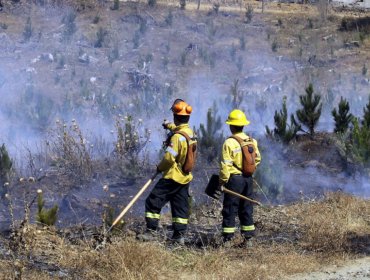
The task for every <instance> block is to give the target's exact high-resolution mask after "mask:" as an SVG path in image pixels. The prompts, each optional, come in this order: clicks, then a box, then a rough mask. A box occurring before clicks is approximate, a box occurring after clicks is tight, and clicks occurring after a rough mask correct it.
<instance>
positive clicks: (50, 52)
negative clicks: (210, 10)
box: [0, 7, 369, 195]
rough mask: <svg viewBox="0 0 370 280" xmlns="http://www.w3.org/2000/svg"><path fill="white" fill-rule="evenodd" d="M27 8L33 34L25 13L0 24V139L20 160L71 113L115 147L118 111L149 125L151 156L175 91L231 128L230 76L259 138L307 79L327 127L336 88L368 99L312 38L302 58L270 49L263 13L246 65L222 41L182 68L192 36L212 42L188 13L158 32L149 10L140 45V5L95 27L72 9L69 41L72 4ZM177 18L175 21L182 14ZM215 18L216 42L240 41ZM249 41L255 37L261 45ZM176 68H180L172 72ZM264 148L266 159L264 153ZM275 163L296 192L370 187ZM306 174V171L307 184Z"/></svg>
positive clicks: (243, 54)
mask: <svg viewBox="0 0 370 280" xmlns="http://www.w3.org/2000/svg"><path fill="white" fill-rule="evenodd" d="M19 9H22V8H19ZM24 9H25V10H24V14H25V15H27V16H30V18H31V22H32V30H33V33H32V37H31V39H30V40H29V41H27V42H24V40H25V38H23V37H24V35H23V29H24V27H25V24H26V17H27V16H25V17H22V21H19V22H18V24H17V25H16V26H15V24H14V25H11V23H9V26H8V28H7V29H6V30H2V31H1V32H0V38H1V40H0V47H1V48H0V60H1V62H0V98H1V103H0V125H1V138H0V140H1V141H2V142H4V143H5V144H6V146H7V147H8V148H9V150H10V153H11V155H12V156H13V157H15V158H17V160H19V161H21V160H22V159H24V150H23V148H24V147H27V148H28V149H31V150H33V149H36V147H40V145H41V144H40V143H43V142H44V141H45V140H46V139H47V137H48V132H49V131H50V129H52V128H53V127H55V121H56V120H57V119H60V120H64V121H65V122H66V123H67V124H70V122H71V120H72V119H76V120H77V123H78V124H79V126H80V128H81V130H82V131H83V134H84V135H86V137H87V138H88V141H90V143H92V144H95V142H96V141H102V140H104V141H105V142H106V143H107V144H106V145H107V146H108V147H111V149H113V147H114V145H113V143H114V141H115V140H116V134H115V119H116V118H123V119H124V117H125V116H132V117H133V119H134V122H135V124H137V125H138V127H139V129H140V131H141V133H144V130H145V129H150V130H151V142H150V143H148V150H150V151H151V152H152V154H151V158H153V161H156V160H157V159H158V158H157V157H156V155H157V154H158V152H159V150H160V147H161V145H162V141H163V140H164V137H165V135H164V134H165V133H164V131H163V129H162V127H161V123H162V121H163V119H165V118H166V119H169V120H171V119H172V113H171V111H170V110H169V108H170V106H171V104H172V102H173V101H174V100H175V99H176V98H183V99H185V100H186V101H187V102H188V103H189V104H190V105H191V106H192V107H193V114H192V116H191V119H190V124H191V126H192V127H193V126H194V127H196V128H198V127H199V125H200V124H202V123H203V124H204V123H205V122H206V118H207V111H208V110H209V109H211V110H213V112H214V114H215V116H216V117H220V118H221V121H222V122H223V127H222V132H223V134H224V135H228V134H229V129H228V126H227V125H226V124H224V121H225V120H226V118H227V116H228V114H229V113H230V111H231V110H232V109H234V107H235V104H233V103H232V102H231V101H230V100H231V99H232V97H231V87H232V85H233V83H234V82H235V81H236V80H238V91H239V97H240V98H239V97H238V98H239V99H238V100H237V103H238V104H237V107H239V108H240V109H242V110H243V111H244V112H245V113H246V115H247V118H248V119H249V120H250V122H251V124H250V125H249V126H248V127H247V128H246V132H247V133H249V134H250V135H252V136H253V137H255V138H256V139H258V140H260V139H261V140H262V139H263V138H264V137H265V126H266V125H267V126H269V127H270V128H272V127H273V126H274V122H273V116H274V112H275V110H280V109H281V107H282V101H283V96H287V107H288V114H289V115H290V114H294V113H295V112H296V110H297V109H298V108H300V104H299V95H302V94H304V90H305V88H306V87H307V86H308V83H310V82H311V83H313V85H314V90H315V93H318V94H320V95H321V96H322V102H323V103H324V104H323V113H322V117H321V119H320V122H319V124H318V127H317V130H318V131H332V130H333V126H334V122H333V119H332V117H331V110H332V109H333V108H334V107H336V106H337V104H338V102H339V100H340V96H343V97H345V98H347V100H349V102H350V106H351V112H352V113H353V114H354V115H356V116H361V114H362V108H363V106H364V105H365V104H366V102H367V95H366V94H368V92H367V93H365V91H366V90H368V84H367V86H366V81H365V80H364V79H365V78H364V77H362V76H361V75H360V74H356V73H352V72H351V71H349V73H348V72H341V70H343V68H341V69H339V70H337V71H336V70H335V65H333V64H330V63H327V62H326V61H327V60H328V59H327V57H324V55H322V54H321V53H320V50H318V49H317V47H316V46H313V45H314V44H309V42H308V43H307V44H308V46H307V48H308V50H307V51H306V50H304V51H305V55H304V56H303V58H300V59H297V58H296V57H294V56H289V55H285V54H284V55H278V54H276V53H274V52H272V51H271V46H270V44H271V41H272V39H271V40H270V41H268V40H269V39H267V34H270V33H269V31H268V30H269V29H270V26H269V24H268V23H265V22H263V21H261V22H259V25H255V26H254V25H253V26H252V27H251V28H248V26H247V28H244V27H242V32H243V34H245V36H246V41H247V50H246V51H242V50H239V49H238V50H237V60H238V59H239V60H240V61H242V62H243V64H242V66H243V67H242V70H236V69H237V66H236V61H235V59H234V60H231V59H230V55H229V52H230V50H229V49H228V48H230V46H228V45H227V46H223V47H218V49H217V53H216V56H215V58H214V59H215V62H214V64H215V66H214V67H211V66H209V65H207V66H204V67H200V66H198V65H199V60H200V58H199V57H200V55H199V52H200V51H198V53H197V51H193V53H190V54H189V55H188V56H187V59H188V60H187V62H186V63H187V64H186V65H187V67H186V71H183V72H181V67H180V66H179V65H176V62H177V61H178V60H179V57H180V56H181V54H182V51H183V49H184V47H186V45H187V44H188V43H189V42H194V44H195V45H197V46H199V48H203V49H207V48H208V45H207V43H206V41H205V40H204V39H203V37H204V34H200V33H199V34H198V33H196V34H195V33H194V34H193V35H191V32H190V33H189V32H188V29H186V28H187V27H186V26H192V28H193V27H194V26H197V24H196V22H193V21H191V19H188V18H187V19H186V20H187V21H186V24H183V25H181V24H179V25H178V26H177V27H176V28H178V29H179V30H176V32H175V31H174V32H173V33H174V34H175V35H176V34H184V35H183V36H178V37H181V38H177V37H176V38H175V36H174V35H173V34H172V33H170V32H169V34H167V31H166V35H165V36H164V35H161V33H160V32H162V33H163V32H165V31H160V30H161V26H160V25H159V24H158V25H156V24H154V23H153V20H152V19H150V18H147V21H146V22H147V24H148V26H149V27H150V28H149V30H148V31H146V32H147V33H146V35H141V36H142V38H140V41H139V43H140V44H141V45H140V44H139V45H140V47H139V48H136V49H133V48H132V46H131V45H132V41H133V35H134V33H135V31H137V30H139V27H140V24H139V23H138V22H141V20H138V18H139V17H138V15H137V14H136V13H137V12H135V13H134V12H133V13H132V14H130V13H126V12H125V14H124V16H122V17H117V18H112V19H107V18H106V17H105V18H104V15H103V14H104V13H102V15H101V17H102V19H101V20H102V21H103V22H102V23H99V24H98V25H96V26H94V25H92V18H91V14H76V19H75V26H76V31H74V29H73V28H71V29H68V30H69V32H72V31H74V33H73V34H70V38H68V40H67V39H65V38H64V36H65V32H66V31H68V30H67V29H66V26H67V23H66V22H65V21H66V20H68V18H67V17H66V15H68V14H69V13H71V9H70V8H68V7H66V8H51V7H44V8H38V7H33V8H32V9H31V10H27V9H26V8H24ZM18 12H19V13H20V11H18ZM108 12H109V11H108ZM145 17H147V15H140V18H145ZM179 18H180V19H177V20H182V19H181V17H180V16H179ZM2 20H3V19H0V22H1V21H2ZM69 20H71V19H69ZM183 20H184V21H185V19H183ZM222 20H223V19H222V18H221V19H219V21H222ZM188 21H189V22H188ZM215 22H216V23H215V24H214V25H212V26H213V27H214V28H218V30H216V31H215V34H216V35H215V36H216V37H215V38H213V39H212V40H215V41H216V42H217V40H218V39H223V38H227V40H226V39H225V41H228V40H233V42H234V43H235V45H238V43H237V39H239V38H240V34H241V33H240V32H241V30H239V29H238V28H237V27H235V28H234V27H227V24H219V23H217V21H216V20H215ZM207 24H208V23H206V24H204V26H206V27H205V28H208V26H207ZM71 26H72V27H73V25H71V22H70V27H71ZM98 26H99V27H103V28H105V30H106V31H107V32H108V35H107V36H106V37H105V41H104V42H103V48H94V47H93V46H94V43H95V41H96V40H97V38H96V36H97V30H98V28H97V27H98ZM184 26H185V27H184ZM202 26H203V25H202ZM174 28H175V27H174ZM199 28H201V26H200V27H199ZM228 28H229V29H228ZM230 29H233V30H230ZM234 29H235V30H234ZM199 32H200V31H199ZM187 34H190V35H187ZM145 36H148V37H149V38H150V44H149V43H148V42H146V41H145ZM171 36H172V37H171ZM217 36H218V37H217ZM272 36H275V37H276V38H277V39H279V38H278V35H276V34H273V33H272ZM161 38H162V39H163V38H166V40H169V41H170V42H171V50H170V51H169V52H170V53H173V54H174V55H173V56H172V57H170V62H171V63H172V65H171V67H172V68H169V69H170V70H168V72H167V73H166V74H164V70H163V57H165V56H166V55H168V54H167V53H166V51H165V50H164V49H165V48H164V47H163V45H164V43H163V42H162V41H164V39H163V40H162V41H161ZM168 38H169V39H168ZM319 40H321V38H320V39H319ZM255 41H258V42H259V43H258V46H259V47H258V48H257V47H255ZM293 41H294V42H293V43H292V44H293V46H296V45H297V44H298V43H297V42H298V39H297V38H294V39H293ZM294 44H296V45H294ZM115 45H117V46H118V47H119V48H118V49H119V56H118V57H117V59H116V61H113V62H112V63H110V62H109V61H108V57H110V58H111V57H112V53H111V50H112V49H113V47H114V46H115ZM168 48H169V47H168ZM150 55H151V56H150ZM150 57H152V59H150ZM309 59H310V62H308V60H309ZM152 60H153V61H152ZM143 61H144V62H143ZM139 62H140V63H139ZM195 62H197V63H195ZM315 63H316V64H315ZM320 63H321V64H320ZM139 64H140V67H139ZM317 65H319V66H317ZM320 65H324V66H320ZM132 69H134V70H138V71H139V72H140V74H142V76H140V77H141V78H142V79H143V80H139V85H141V84H140V83H141V82H142V83H143V84H144V85H145V86H146V87H143V89H140V90H137V89H135V88H134V86H135V85H132V84H131V83H132V81H131V80H130V79H129V78H128V74H127V73H128V72H129V71H132ZM177 71H179V72H181V73H182V75H180V74H179V75H178V74H176V75H175V74H174V73H175V72H176V73H177ZM140 77H139V78H140ZM166 84H170V85H171V87H170V88H171V90H172V92H170V93H168V94H167V92H166V91H165V89H169V87H168V86H166ZM173 84H174V85H175V86H174V87H173V88H172V85H173ZM148 88H149V89H148ZM139 119H141V120H142V121H141V122H140V123H141V124H139V121H138V120H139ZM112 131H113V133H112ZM99 139H100V140H99ZM283 149H285V148H280V147H278V146H276V145H269V146H267V147H266V149H265V150H264V152H263V153H264V154H274V153H279V154H280V153H281V152H282V150H283ZM35 152H37V149H36V150H35ZM264 154H263V155H262V156H263V158H264V157H266V156H264ZM278 164H279V165H280V166H281V167H284V168H283V169H284V171H285V172H284V176H283V177H284V178H283V179H282V184H283V185H284V186H286V187H285V188H286V190H289V191H291V192H292V193H293V192H294V193H298V192H300V191H301V190H302V189H304V190H311V185H314V187H313V188H312V189H319V188H321V189H322V190H326V189H337V188H338V189H342V190H344V191H348V192H351V193H356V194H361V195H368V189H369V188H368V184H366V179H365V178H362V177H361V176H359V178H357V177H356V178H355V179H353V178H352V179H351V178H347V177H345V176H344V175H338V174H335V173H330V174H331V175H328V174H329V173H322V171H320V169H318V168H317V167H307V168H306V167H305V166H303V167H302V166H301V167H296V166H295V167H292V166H289V164H288V163H286V162H284V159H279V161H278ZM20 165H21V164H20ZM340 174H341V173H340ZM341 176H344V177H343V178H342V177H341ZM307 178H310V184H309V185H308V184H307ZM351 180H352V181H351Z"/></svg>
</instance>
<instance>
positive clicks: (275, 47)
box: [271, 39, 278, 52]
mask: <svg viewBox="0 0 370 280" xmlns="http://www.w3.org/2000/svg"><path fill="white" fill-rule="evenodd" d="M277 49H278V42H277V40H276V39H274V41H273V42H272V44H271V50H272V51H273V52H276V51H277Z"/></svg>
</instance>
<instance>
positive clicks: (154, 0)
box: [148, 0, 157, 7]
mask: <svg viewBox="0 0 370 280" xmlns="http://www.w3.org/2000/svg"><path fill="white" fill-rule="evenodd" d="M156 4H157V0H148V6H149V7H154V6H155V5H156Z"/></svg>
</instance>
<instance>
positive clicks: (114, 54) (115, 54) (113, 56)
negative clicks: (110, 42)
mask: <svg viewBox="0 0 370 280" xmlns="http://www.w3.org/2000/svg"><path fill="white" fill-rule="evenodd" d="M117 59H119V47H118V43H116V44H114V47H113V49H111V50H110V51H109V54H108V62H109V64H110V65H112V63H113V62H114V61H116V60H117Z"/></svg>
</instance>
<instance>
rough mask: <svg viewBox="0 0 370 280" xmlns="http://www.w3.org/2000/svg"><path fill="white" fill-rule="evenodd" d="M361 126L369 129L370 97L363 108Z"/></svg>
mask: <svg viewBox="0 0 370 280" xmlns="http://www.w3.org/2000/svg"><path fill="white" fill-rule="evenodd" d="M362 125H363V126H365V127H367V128H368V129H370V95H369V102H368V103H367V104H366V106H365V108H364V119H363V121H362Z"/></svg>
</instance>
